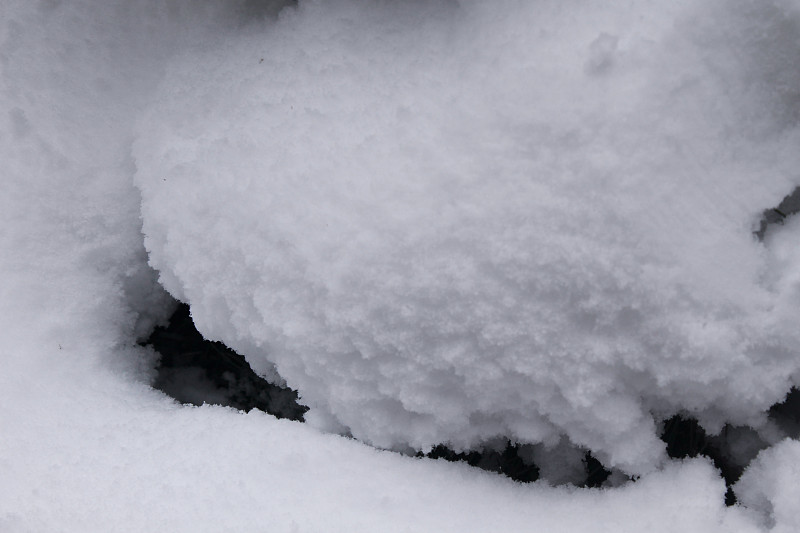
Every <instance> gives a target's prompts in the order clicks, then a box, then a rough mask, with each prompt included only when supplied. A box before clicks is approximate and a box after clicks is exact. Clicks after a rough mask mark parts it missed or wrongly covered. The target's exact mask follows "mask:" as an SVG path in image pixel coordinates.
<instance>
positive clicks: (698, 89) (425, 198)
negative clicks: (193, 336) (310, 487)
mask: <svg viewBox="0 0 800 533" xmlns="http://www.w3.org/2000/svg"><path fill="white" fill-rule="evenodd" d="M798 88H800V4H798V2H796V1H790V0H765V1H759V2H755V1H749V0H733V1H726V2H723V1H721V0H702V1H697V0H691V1H690V0H679V1H669V2H667V1H662V2H652V1H644V0H634V1H632V2H627V3H625V5H619V6H609V5H606V4H603V5H600V4H594V3H591V2H582V1H577V0H575V1H568V2H560V1H543V2H524V1H513V0H508V1H502V2H491V3H488V2H481V1H478V0H462V1H459V2H454V1H430V2H425V1H414V2H391V1H369V2H367V1H360V0H335V1H329V2H318V1H301V2H300V3H299V5H298V6H297V7H291V8H287V9H285V10H284V11H283V12H282V13H281V15H280V17H279V19H278V20H277V21H275V22H272V21H271V22H264V23H263V24H260V23H253V24H251V25H250V26H249V27H248V28H247V29H246V30H243V31H241V32H240V33H239V34H238V35H236V36H228V37H226V39H225V40H219V41H214V42H205V43H203V45H202V46H196V47H194V48H193V49H192V50H190V51H189V52H187V53H185V54H182V55H180V56H179V57H177V58H176V59H175V60H174V61H173V62H172V63H171V64H170V65H169V67H168V69H167V72H166V75H165V79H164V81H163V82H162V83H161V85H160V89H159V91H158V93H157V95H156V96H155V98H154V103H153V104H152V105H151V106H150V109H149V111H148V113H147V114H146V115H145V116H144V117H143V118H142V119H141V120H140V122H139V127H138V139H137V141H136V143H135V145H134V157H135V164H136V167H137V174H136V178H135V181H136V184H137V185H138V187H139V188H140V190H141V193H142V197H143V204H142V216H143V221H144V233H145V234H146V238H145V244H146V247H147V249H148V251H149V253H150V261H151V264H152V265H153V266H154V267H155V268H156V269H157V270H159V272H160V280H161V282H162V284H163V285H164V286H165V287H166V289H167V290H168V291H170V292H171V293H172V294H173V295H174V296H175V297H177V298H178V299H180V300H182V301H184V302H187V303H189V304H190V305H191V308H192V314H193V317H194V319H195V322H196V323H197V325H198V328H199V329H200V330H201V332H202V333H203V334H204V335H205V336H207V337H210V338H213V339H216V340H221V341H223V342H225V343H226V344H228V345H229V346H231V347H233V348H234V349H236V350H237V351H239V352H240V353H243V354H244V355H245V356H246V358H247V359H248V361H249V362H250V363H251V364H252V365H253V367H254V368H255V369H256V370H259V369H260V371H262V372H267V371H268V370H269V369H270V368H271V366H272V365H273V364H274V365H275V367H276V368H277V370H278V372H279V373H280V375H281V376H282V377H283V378H284V379H285V380H286V382H287V383H288V384H289V386H291V387H293V388H296V389H298V390H299V392H300V394H301V396H302V400H303V401H304V403H307V404H308V405H309V406H310V407H311V411H310V412H309V413H308V414H307V415H306V417H307V419H309V420H310V421H311V422H312V423H314V424H316V425H317V426H318V427H324V428H328V429H332V430H335V431H341V432H349V433H350V434H352V435H353V436H355V437H357V438H359V439H362V440H364V441H366V442H369V443H371V444H374V445H376V446H379V447H386V448H395V449H405V448H407V447H411V448H414V449H430V447H431V446H433V445H436V444H438V443H448V444H449V445H450V446H451V447H453V448H455V449H465V448H470V447H475V446H477V445H480V443H482V442H486V441H488V440H490V439H492V438H494V437H507V438H510V439H511V440H513V441H515V442H519V443H543V444H545V445H548V446H549V445H552V446H555V445H556V444H557V443H558V442H559V441H560V439H561V437H562V436H566V437H567V438H568V439H569V440H570V441H571V442H572V443H573V444H574V445H577V446H582V447H585V448H587V449H589V450H591V451H592V453H593V454H594V455H595V456H596V457H598V458H599V459H600V460H601V461H603V462H604V463H605V464H606V465H608V466H614V467H618V468H621V469H623V470H624V471H626V472H628V473H643V472H646V471H649V470H651V469H653V468H654V467H656V466H657V465H658V464H659V463H660V461H661V460H662V459H663V457H664V445H663V443H662V442H661V441H660V440H659V439H658V435H657V423H658V421H660V420H663V419H665V418H667V417H669V416H671V415H672V414H675V413H678V412H684V413H689V414H690V415H691V416H694V417H696V418H697V419H698V420H699V421H700V423H701V424H702V425H703V426H704V427H705V428H706V429H707V430H709V431H711V432H712V433H713V432H716V431H719V430H720V429H721V428H722V426H723V425H724V424H725V423H733V424H736V425H745V426H751V427H755V428H758V427H759V426H760V425H761V424H762V423H763V422H764V419H765V417H764V412H765V411H766V409H768V407H769V406H770V405H771V404H773V403H775V402H777V401H780V400H781V399H782V398H783V397H784V395H785V394H786V392H787V391H788V390H789V389H790V387H791V386H792V385H798V384H800V358H798V351H799V350H800V328H798V327H797V317H798V316H799V315H798V312H799V311H800V305H798V304H799V303H800V298H798V297H799V296H800V277H798V267H800V252H798V247H797V246H796V244H797V242H798V237H799V236H800V223H798V221H794V222H792V221H791V220H790V221H788V222H787V224H786V225H784V226H781V227H778V228H776V229H775V231H771V232H770V233H769V235H768V236H767V238H766V240H765V242H763V243H762V242H759V241H758V239H756V238H755V237H754V235H753V231H754V229H755V228H757V225H758V218H759V216H760V214H761V213H762V212H763V211H764V210H765V209H767V208H769V207H773V206H775V205H777V204H778V203H779V202H780V201H781V199H782V198H783V197H784V196H786V195H787V194H789V193H790V192H791V191H792V190H793V189H794V188H795V187H796V186H797V185H798V184H800V172H798V169H799V168H800V150H798V149H797V147H798V146H799V145H800V144H799V143H800V129H798V127H797V126H798V121H797V119H798V116H799V115H800V89H798Z"/></svg>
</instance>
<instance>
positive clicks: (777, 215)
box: [754, 187, 800, 241]
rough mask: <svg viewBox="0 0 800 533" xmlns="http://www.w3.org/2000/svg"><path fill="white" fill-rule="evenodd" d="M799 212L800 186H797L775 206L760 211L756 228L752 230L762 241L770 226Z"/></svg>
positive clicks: (782, 221) (778, 223)
mask: <svg viewBox="0 0 800 533" xmlns="http://www.w3.org/2000/svg"><path fill="white" fill-rule="evenodd" d="M799 212H800V187H797V188H795V190H794V191H792V193H791V194H789V195H787V196H785V197H784V198H783V200H782V201H781V203H780V204H778V206H777V207H774V208H772V209H766V210H764V212H763V213H761V220H760V221H759V224H758V229H757V230H756V231H755V232H754V234H755V236H756V237H757V238H758V240H759V241H763V240H764V236H765V235H766V234H767V232H768V231H769V229H770V228H771V227H772V226H775V225H781V224H783V223H784V221H785V220H786V219H787V218H788V217H790V216H792V215H794V214H796V213H799Z"/></svg>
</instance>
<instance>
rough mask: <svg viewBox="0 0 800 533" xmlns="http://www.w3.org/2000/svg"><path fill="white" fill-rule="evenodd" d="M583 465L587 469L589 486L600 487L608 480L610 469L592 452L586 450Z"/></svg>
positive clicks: (587, 483) (587, 484)
mask: <svg viewBox="0 0 800 533" xmlns="http://www.w3.org/2000/svg"><path fill="white" fill-rule="evenodd" d="M583 465H584V468H585V469H586V483H585V486H587V487H600V486H602V485H603V483H605V482H606V480H607V479H608V476H610V475H611V471H610V470H608V469H607V468H606V467H605V466H603V463H601V462H600V461H598V460H597V459H595V458H594V457H593V456H592V454H591V453H589V452H586V456H585V457H584V458H583Z"/></svg>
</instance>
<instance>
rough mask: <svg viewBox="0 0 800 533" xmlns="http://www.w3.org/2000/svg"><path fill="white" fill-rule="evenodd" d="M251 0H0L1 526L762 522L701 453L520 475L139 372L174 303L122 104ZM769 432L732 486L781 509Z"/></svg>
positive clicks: (787, 266)
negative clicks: (199, 399) (155, 329)
mask: <svg viewBox="0 0 800 533" xmlns="http://www.w3.org/2000/svg"><path fill="white" fill-rule="evenodd" d="M256 7H257V6H256V5H255V3H253V2H244V3H236V2H212V1H204V2H203V1H197V0H196V1H194V2H189V1H188V0H187V1H186V2H170V3H162V2H158V1H156V0H127V1H123V0H108V1H103V2H101V1H97V0H74V1H71V2H59V1H57V0H41V1H26V0H6V1H4V2H3V3H2V5H0V103H1V104H2V105H0V161H2V166H0V176H2V183H3V191H2V194H0V225H1V226H2V228H3V230H2V231H0V324H2V330H0V361H2V372H0V531H3V532H5V531H9V532H28V531H37V532H38V531H81V532H85V531H149V530H165V531H192V532H198V531H266V530H269V531H349V532H356V531H498V530H503V531H532V530H533V531H536V530H548V531H551V530H558V531H576V532H580V531H597V530H603V529H612V528H613V530H615V531H642V530H645V529H646V530H648V531H674V530H676V529H680V530H681V531H687V532H692V531H703V532H714V531H743V532H746V531H763V530H765V528H766V527H767V524H768V522H759V516H760V515H758V514H757V513H755V512H751V511H749V510H747V509H745V508H741V507H734V508H725V507H724V506H723V493H724V490H725V487H724V484H723V482H722V480H721V478H720V477H719V475H718V474H717V473H716V472H715V471H714V470H713V469H712V468H711V467H710V465H709V464H707V463H706V462H704V461H702V460H694V461H687V462H673V463H669V464H667V465H665V466H664V468H663V469H662V470H660V471H658V472H654V473H651V474H648V475H647V476H644V477H643V478H641V479H640V480H639V481H638V482H636V483H633V484H629V485H627V486H625V487H622V488H617V489H613V490H603V491H599V490H577V489H568V488H563V487H562V488H551V487H548V486H547V485H546V484H543V483H537V484H531V485H520V484H516V483H513V482H511V481H509V480H507V479H504V478H501V477H499V476H496V475H492V474H488V473H485V472H480V471H475V470H473V469H470V468H468V467H466V466H464V465H455V464H450V463H444V462H435V461H429V460H419V459H413V458H409V457H405V456H401V455H398V454H394V453H390V452H381V451H378V450H376V449H374V448H371V447H368V446H366V445H365V444H361V443H359V442H357V441H354V440H350V439H345V438H343V437H339V436H336V435H330V434H324V433H320V432H319V431H318V430H316V429H314V428H312V427H310V426H307V425H302V424H298V423H290V422H285V421H278V420H276V419H274V418H272V417H270V416H268V415H264V414H259V413H256V412H251V413H250V414H248V415H245V414H242V413H240V412H236V411H233V410H230V409H225V408H220V407H212V406H205V407H201V408H192V407H184V406H179V405H176V404H175V403H173V402H172V401H170V400H169V399H168V398H166V397H165V396H163V395H161V394H160V393H157V392H156V391H153V390H152V389H151V388H150V387H149V386H148V383H149V382H150V380H151V379H152V368H153V364H154V360H155V357H156V356H155V354H153V353H152V352H150V351H149V350H147V349H144V348H141V347H138V346H137V345H136V344H135V342H136V340H137V339H140V338H141V337H142V336H143V335H146V334H147V332H148V330H149V329H150V328H151V327H152V325H153V324H154V323H156V322H158V321H160V320H163V319H164V318H165V317H166V315H167V313H168V312H169V310H170V308H171V305H172V304H171V300H170V299H169V298H168V297H167V295H166V293H165V292H164V291H163V290H162V289H161V288H160V287H159V286H158V285H157V283H156V276H157V275H156V273H155V272H153V271H152V270H150V269H149V268H148V266H147V256H146V253H145V250H144V247H143V238H142V234H141V232H140V231H141V221H140V219H139V208H140V197H139V194H138V192H137V190H136V189H135V188H134V187H133V182H132V180H133V176H134V173H135V172H136V167H137V166H140V167H141V166H144V164H145V163H146V161H145V160H142V159H141V155H139V156H138V157H139V159H137V161H136V162H135V164H134V161H133V159H132V158H131V146H132V142H133V138H134V123H135V122H136V121H137V120H138V119H139V118H140V117H142V116H143V113H144V109H145V108H146V107H148V106H150V102H151V100H152V99H154V98H156V97H155V96H154V95H155V91H156V87H157V86H158V85H159V83H160V80H161V79H162V77H163V76H165V75H166V74H167V72H166V71H167V69H168V67H167V65H170V66H169V69H172V68H175V66H176V65H179V64H180V61H181V59H171V58H172V57H173V56H174V55H175V54H177V53H179V52H180V51H181V50H191V52H189V54H190V55H189V57H196V55H197V54H198V53H202V52H198V50H201V51H202V49H203V48H206V49H207V50H206V52H207V53H209V54H211V55H213V54H212V52H211V51H209V50H208V49H215V50H218V51H220V53H221V54H222V53H226V54H227V52H228V51H229V48H228V46H229V45H228V44H226V43H228V41H227V39H231V41H230V42H232V43H233V42H235V39H236V36H237V35H243V34H244V35H254V34H255V32H256V29H254V28H258V25H255V26H254V24H256V23H254V22H252V21H251V22H247V20H249V19H252V17H253V13H254V10H255V9H256ZM248 28H249V29H248ZM251 38H252V37H251ZM211 47H216V48H211ZM267 55H268V54H266V51H265V56H267ZM177 57H178V58H180V57H186V56H177ZM259 59H260V58H259ZM170 61H172V62H170ZM266 61H267V58H265V62H266ZM195 66H196V65H195ZM210 70H211V71H212V72H213V69H210ZM223 79H224V77H223ZM164 87H170V85H169V83H168V84H166V85H162V89H160V90H159V93H158V94H159V96H158V97H157V98H158V100H157V101H158V102H161V103H160V104H158V105H163V100H164V91H165V89H164ZM219 90H220V95H219V96H220V97H222V96H223V95H224V94H225V93H226V92H227V86H226V85H221V86H220V87H219ZM187 96H188V95H187ZM207 108H210V106H208V105H200V104H198V107H197V108H195V109H194V111H195V112H197V113H201V112H203V110H204V109H207ZM187 118H188V117H187ZM147 120H150V121H152V112H151V114H150V115H149V118H148V119H147ZM139 131H140V132H141V131H142V130H141V129H140V130H139ZM234 133H235V132H234V131H231V134H232V141H234V140H236V139H235V135H234ZM140 138H141V137H140ZM141 179H142V178H140V180H141ZM767 189H770V187H769V186H768V187H767ZM187 194H188V195H189V196H188V197H189V198H191V194H192V193H191V192H188V193H187ZM764 194H766V196H767V197H768V198H763V199H764V201H765V202H767V200H769V201H772V200H774V198H773V196H775V197H778V200H779V196H780V194H779V193H778V192H777V191H775V192H769V193H764ZM179 205H180V204H177V203H176V209H177V206H179ZM196 205H201V204H196ZM193 220H194V219H191V221H193ZM223 220H224V219H223ZM186 222H187V225H188V223H189V222H190V220H187V221H186ZM791 232H794V234H795V235H796V232H797V228H796V226H794V227H789V226H787V227H786V230H784V231H779V232H777V233H776V234H775V235H776V237H775V240H776V242H778V243H780V246H777V245H776V246H772V247H771V250H775V251H774V252H770V253H772V254H773V255H775V257H777V258H778V259H780V261H779V262H778V263H779V264H780V265H783V266H782V268H783V269H784V270H783V271H781V270H778V271H776V272H777V274H775V278H774V281H773V283H774V284H775V286H776V287H781V288H784V287H785V288H788V289H792V287H794V286H795V285H793V283H796V282H793V281H792V279H791V276H790V275H789V274H790V273H792V272H796V265H797V261H796V255H795V254H796V252H795V249H794V248H793V247H792V246H791V245H790V241H789V237H786V236H784V237H781V236H780V235H788V236H790V235H791V234H792V233H791ZM241 237H242V238H243V239H245V238H246V235H244V234H243V235H242V236H241ZM784 271H785V272H786V273H787V274H783V273H782V272H784ZM168 276H169V272H167V273H166V274H165V278H164V279H168ZM173 289H174V288H173ZM787 305H788V304H787ZM200 308H201V309H202V305H201V306H200ZM205 320H206V328H208V329H212V330H213V328H214V327H216V328H220V330H225V329H226V328H227V326H228V325H227V324H226V323H224V322H220V323H219V324H218V325H216V326H215V325H214V321H211V320H209V317H208V315H205ZM242 342H243V341H242ZM263 364H264V365H267V363H263ZM354 390H357V389H354ZM769 394H771V395H780V393H779V392H777V391H770V392H769V393H768V395H769ZM782 446H783V448H781V450H784V449H785V450H787V452H786V454H784V455H780V456H778V455H777V452H775V453H774V454H773V455H772V456H766V455H765V457H766V458H765V459H764V460H763V461H762V462H760V463H759V467H758V468H755V469H754V470H753V471H752V473H751V474H750V476H751V477H750V478H749V479H753V480H755V481H753V482H752V483H753V485H751V486H753V487H755V488H752V489H747V490H746V491H745V492H747V494H749V495H752V496H750V497H751V501H753V502H754V504H753V506H754V508H756V509H757V511H758V512H761V511H765V513H766V514H765V515H764V516H766V520H769V519H770V514H769V509H768V504H769V502H770V501H773V502H774V509H775V510H777V512H776V513H775V514H774V516H772V517H771V519H772V520H773V521H774V523H775V524H777V525H779V526H780V527H790V526H791V525H792V522H791V520H792V517H791V513H790V512H789V511H787V509H790V508H791V507H792V504H791V502H788V501H787V500H782V499H780V495H781V494H789V493H791V491H794V492H796V490H797V489H796V487H797V484H796V479H792V478H790V477H784V478H781V477H779V476H776V473H775V467H774V466H773V465H775V464H776V461H779V460H783V457H789V459H788V460H789V461H791V457H792V455H791V454H792V453H793V451H792V450H793V448H792V446H793V445H792V444H791V443H789V444H786V445H782ZM774 486H777V487H779V488H778V489H777V490H773V489H770V488H769V487H774ZM764 502H767V504H765V503H764Z"/></svg>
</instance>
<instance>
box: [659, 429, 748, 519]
mask: <svg viewBox="0 0 800 533" xmlns="http://www.w3.org/2000/svg"><path fill="white" fill-rule="evenodd" d="M735 430H736V429H735V428H730V427H726V428H725V430H723V432H722V433H720V435H716V436H709V435H708V434H707V433H706V432H705V430H704V429H703V428H702V427H701V426H700V424H699V423H698V422H697V420H695V419H694V418H688V417H686V418H684V417H683V416H681V415H675V416H673V417H672V418H670V419H669V420H667V421H666V422H664V431H663V433H662V434H661V439H662V440H663V441H664V442H665V443H666V444H667V454H668V455H669V456H670V457H672V458H674V459H683V458H685V457H697V456H698V455H703V456H706V457H708V458H709V459H711V460H712V461H713V463H714V466H716V467H717V468H718V469H719V470H720V472H721V474H722V477H723V478H724V479H725V486H726V487H727V491H726V492H725V504H726V505H728V506H731V505H734V504H735V503H736V494H734V492H733V489H732V487H733V484H734V483H736V481H738V480H739V477H740V476H741V475H742V472H744V466H743V465H742V464H741V461H736V460H735V459H734V457H733V456H732V453H731V450H730V446H731V440H732V439H729V438H728V433H729V432H733V431H735ZM748 462H749V461H748Z"/></svg>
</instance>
